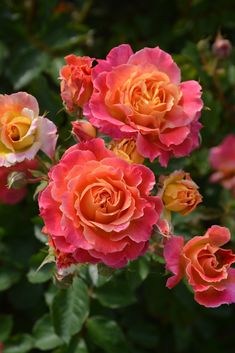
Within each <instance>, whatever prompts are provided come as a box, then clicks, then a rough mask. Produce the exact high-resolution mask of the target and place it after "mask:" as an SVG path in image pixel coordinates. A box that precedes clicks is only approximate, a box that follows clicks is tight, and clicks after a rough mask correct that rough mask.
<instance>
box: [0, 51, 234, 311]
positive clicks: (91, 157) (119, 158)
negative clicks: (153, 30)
mask: <svg viewBox="0 0 235 353" xmlns="http://www.w3.org/2000/svg"><path fill="white" fill-rule="evenodd" d="M65 59H66V63H67V65H66V66H64V67H63V68H62V69H61V73H60V79H61V96H62V99H63V102H64V104H65V107H66V110H67V111H68V112H69V113H70V114H71V115H73V116H76V118H77V120H75V121H73V122H72V125H73V129H72V132H73V134H74V136H75V137H76V139H77V140H78V143H77V144H75V145H73V146H72V147H70V148H69V149H68V150H67V151H66V152H65V153H64V155H63V156H62V158H61V160H60V161H59V163H57V164H56V165H54V166H53V167H51V169H50V170H49V173H48V185H47V186H46V188H45V189H44V190H43V191H42V192H41V193H40V195H39V208H40V215H41V217H42V218H43V220H44V223H45V227H44V229H43V231H44V233H46V234H47V235H48V239H49V245H50V247H51V248H52V249H53V252H54V255H55V257H56V262H57V268H58V271H60V272H61V273H63V270H64V269H67V268H69V266H70V265H72V264H78V263H92V264H95V263H100V262H102V263H104V264H105V265H107V266H110V267H113V268H120V267H123V266H125V265H126V264H127V263H128V261H129V260H134V259H136V258H137V257H139V256H141V255H143V254H144V253H145V252H146V251H147V250H148V247H149V243H150V241H151V239H152V238H153V234H154V231H155V230H156V229H158V230H160V233H161V234H162V245H163V246H164V250H163V255H164V258H165V260H166V268H167V270H169V271H171V272H172V273H173V274H174V276H173V277H171V278H170V279H168V282H167V286H168V287H169V288H172V287H173V286H174V285H176V284H177V283H178V282H179V280H180V279H182V278H183V277H186V278H187V280H188V282H189V284H190V285H191V286H192V288H193V290H194V292H195V299H196V301H197V302H199V303H200V304H202V305H205V306H210V307H215V306H218V305H220V304H223V303H231V302H234V301H235V270H234V269H232V268H230V266H231V264H232V263H234V262H235V255H234V254H233V253H232V252H231V250H225V249H221V246H222V245H223V244H225V243H226V242H228V241H229V239H230V233H229V231H228V230H227V229H226V228H224V227H220V226H212V227H211V228H210V229H209V230H208V231H207V232H206V234H205V235H204V236H197V237H194V238H193V239H191V240H189V241H188V242H187V243H186V244H185V245H184V239H183V237H179V236H174V235H173V234H172V231H171V227H170V225H169V222H167V220H166V219H164V216H163V215H162V214H166V213H168V214H169V213H170V212H179V213H180V214H181V215H186V214H188V213H190V212H191V211H193V210H194V209H195V207H196V206H197V204H198V203H200V202H201V201H202V197H201V195H200V193H199V192H198V187H197V185H196V184H195V183H194V182H193V180H192V179H191V177H190V175H189V174H188V173H185V172H184V171H175V172H174V173H172V174H171V175H169V176H161V177H160V178H159V190H158V194H157V196H153V195H152V194H151V191H152V189H153V188H154V186H155V176H154V174H153V172H152V171H151V170H150V169H149V168H147V167H146V166H144V165H143V162H144V159H145V158H149V159H150V161H153V160H154V159H155V158H158V161H159V163H160V164H161V165H162V166H167V164H168V161H169V159H170V158H171V157H183V156H187V155H189V154H190V153H191V151H192V150H194V149H195V148H196V147H198V145H199V131H200V129H201V124H200V122H199V118H200V114H201V110H202V107H203V103H202V100H201V87H200V85H199V84H198V82H196V81H186V82H180V81H181V80H180V70H179V68H178V66H177V65H176V63H175V62H174V61H173V59H172V57H171V56H170V55H169V54H167V53H166V52H164V51H162V50H161V49H159V48H158V47H157V48H144V49H143V50H140V51H138V52H136V53H133V51H132V49H131V47H130V46H129V45H120V46H119V47H117V48H114V49H112V50H111V51H110V53H109V54H108V56H107V58H106V59H105V60H100V59H92V58H89V57H77V56H75V55H69V56H67V57H66V58H65ZM0 115H1V117H0V124H1V129H0V132H1V142H0V163H1V166H4V168H8V169H10V168H16V166H17V165H18V166H19V164H16V163H18V162H23V161H24V162H23V163H29V160H33V159H34V158H35V156H36V154H37V152H38V151H39V150H42V151H43V152H45V153H46V154H47V155H48V156H49V157H50V158H53V154H54V150H55V145H56V139H57V134H56V128H55V125H54V124H53V123H52V122H50V121H49V120H48V119H46V118H45V117H40V116H39V111H38V105H37V102H36V100H35V99H34V98H33V97H32V96H30V95H28V94H26V93H17V94H12V95H10V96H7V95H5V96H1V97H0ZM83 115H84V116H85V117H86V119H81V117H82V116H83ZM98 133H100V134H101V133H102V134H105V135H107V136H109V137H111V138H112V140H111V141H110V142H109V143H107V144H106V145H105V143H104V140H103V139H101V138H99V137H97V136H98ZM213 156H214V153H212V159H213V160H214V157H213ZM12 165H14V167H12ZM17 168H18V167H17ZM29 169H32V167H30V168H29ZM215 178H217V180H218V178H220V175H219V176H218V175H217V177H215ZM220 179H221V178H220ZM163 209H165V212H164V213H163V212H162V211H163Z"/></svg>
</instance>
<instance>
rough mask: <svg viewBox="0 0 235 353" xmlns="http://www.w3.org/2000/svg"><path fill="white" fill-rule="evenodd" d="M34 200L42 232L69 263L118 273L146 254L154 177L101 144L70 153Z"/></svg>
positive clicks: (157, 208)
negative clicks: (101, 265) (103, 267)
mask: <svg viewBox="0 0 235 353" xmlns="http://www.w3.org/2000/svg"><path fill="white" fill-rule="evenodd" d="M49 178H50V182H49V185H48V186H47V187H46V189H44V190H43V192H42V193H41V194H40V196H39V208H40V214H41V217H42V218H43V220H44V222H45V229H44V232H45V233H47V234H49V235H50V237H51V238H52V240H53V244H54V247H55V248H56V249H57V250H58V251H59V252H60V253H63V254H67V255H68V258H70V259H71V257H72V258H74V262H77V263H83V262H90V263H97V262H103V263H104V264H106V265H108V266H111V267H114V268H119V267H122V266H124V265H126V264H127V262H128V260H133V259H135V258H137V257H138V256H140V255H142V254H144V253H145V251H146V250H147V248H148V243H149V239H150V237H151V233H152V228H153V225H154V224H156V222H157V221H158V219H159V216H160V213H161V210H162V203H161V200H160V198H159V197H157V196H151V195H150V191H151V189H152V188H153V186H154V183H155V178H154V174H153V173H152V172H151V170H150V169H148V168H147V167H145V166H143V165H138V164H129V163H127V162H126V161H124V160H122V159H120V158H117V157H116V156H115V154H114V153H113V152H111V151H110V150H108V149H107V148H105V146H104V142H103V140H101V139H93V140H90V141H86V142H81V143H80V144H77V145H75V146H73V147H71V148H69V149H68V150H67V151H66V152H65V154H64V155H63V157H62V159H61V161H60V162H59V164H58V165H56V166H54V167H53V168H52V169H51V171H50V173H49Z"/></svg>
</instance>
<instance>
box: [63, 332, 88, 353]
mask: <svg viewBox="0 0 235 353" xmlns="http://www.w3.org/2000/svg"><path fill="white" fill-rule="evenodd" d="M65 353H89V352H88V349H87V346H86V343H85V341H84V340H83V339H81V338H80V337H76V336H75V337H73V338H72V339H71V341H70V343H69V346H68V348H67V349H66V351H65Z"/></svg>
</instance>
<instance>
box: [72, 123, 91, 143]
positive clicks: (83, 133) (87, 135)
mask: <svg viewBox="0 0 235 353" xmlns="http://www.w3.org/2000/svg"><path fill="white" fill-rule="evenodd" d="M72 125H73V128H72V134H73V136H74V137H75V140H77V141H88V140H91V139H93V138H94V137H96V128H95V127H94V126H93V125H91V123H89V122H88V121H86V120H79V121H72Z"/></svg>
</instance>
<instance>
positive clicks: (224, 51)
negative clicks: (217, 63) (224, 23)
mask: <svg viewBox="0 0 235 353" xmlns="http://www.w3.org/2000/svg"><path fill="white" fill-rule="evenodd" d="M231 51H232V44H231V43H230V41H229V40H228V39H225V38H223V37H222V36H221V35H220V34H219V35H218V36H217V37H216V40H215V42H214V44H213V45H212V52H213V54H214V55H215V56H216V57H217V58H219V59H226V58H228V57H229V56H230V54H231Z"/></svg>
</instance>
